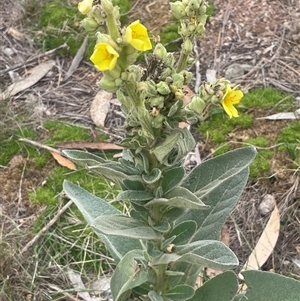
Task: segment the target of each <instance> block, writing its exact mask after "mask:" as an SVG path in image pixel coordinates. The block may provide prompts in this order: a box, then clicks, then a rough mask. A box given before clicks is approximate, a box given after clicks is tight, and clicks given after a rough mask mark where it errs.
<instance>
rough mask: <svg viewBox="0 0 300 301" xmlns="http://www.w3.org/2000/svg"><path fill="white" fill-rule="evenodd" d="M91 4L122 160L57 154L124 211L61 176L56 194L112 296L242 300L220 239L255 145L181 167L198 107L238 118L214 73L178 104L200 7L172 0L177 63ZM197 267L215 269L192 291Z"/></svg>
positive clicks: (224, 83) (110, 10) (194, 1)
mask: <svg viewBox="0 0 300 301" xmlns="http://www.w3.org/2000/svg"><path fill="white" fill-rule="evenodd" d="M93 4H94V3H93V1H92V0H84V1H82V2H80V3H79V4H78V8H79V11H80V12H81V13H82V14H84V15H86V18H85V19H84V20H83V21H82V25H83V27H84V28H85V29H86V30H87V31H89V32H96V38H97V42H96V45H95V49H94V53H93V54H92V56H91V61H92V62H93V63H94V65H95V67H96V68H97V69H98V70H99V71H101V72H102V74H103V76H102V78H101V80H100V82H99V87H100V88H101V89H103V90H106V91H108V92H113V93H116V95H117V98H118V99H119V101H120V103H121V105H122V111H123V113H124V115H125V118H126V121H125V125H124V127H125V138H124V139H123V141H122V142H121V145H122V146H123V147H124V149H123V156H122V158H121V159H119V160H118V161H112V160H106V159H103V158H101V157H99V156H96V155H94V154H91V153H88V152H82V151H74V150H65V151H64V154H65V155H66V156H67V157H69V158H70V159H72V160H73V161H75V162H76V163H78V164H81V165H83V166H85V167H86V168H88V169H89V170H91V171H93V172H95V173H97V174H99V176H101V177H104V178H106V179H108V180H109V181H111V182H114V183H116V184H118V185H119V187H120V193H119V194H118V196H117V197H116V199H115V200H116V201H124V202H126V203H127V204H128V206H129V214H128V215H125V214H123V213H122V212H121V211H119V210H118V209H116V208H115V207H113V206H112V205H111V204H109V203H108V202H107V201H105V200H104V199H101V198H99V197H97V196H94V195H93V194H91V193H89V192H87V191H86V190H84V189H82V188H81V187H79V186H77V185H75V184H72V183H70V182H68V181H65V182H64V191H65V193H66V194H67V196H68V197H69V198H71V199H72V200H73V201H74V203H75V204H76V205H77V206H78V208H79V209H80V210H81V212H82V214H83V216H84V217H85V219H86V220H87V222H88V223H89V224H90V226H91V227H92V228H93V229H94V231H95V232H96V233H97V235H98V236H99V237H100V239H101V240H102V241H103V243H104V244H105V246H106V248H107V249H108V251H109V252H110V254H111V256H112V257H113V258H114V260H115V262H116V269H115V271H114V272H113V274H112V278H111V293H112V296H113V300H114V301H127V300H152V301H163V300H164V301H169V300H192V301H198V300H203V301H204V300H205V301H221V300H222V301H226V300H242V298H243V294H244V293H242V294H238V281H237V277H236V275H235V273H233V272H232V271H229V270H231V269H234V268H236V267H237V266H238V264H239V262H238V259H237V257H236V256H235V254H234V253H233V252H232V251H231V250H230V249H229V248H228V247H227V246H226V245H224V244H223V243H222V242H220V241H219V238H220V230H221V227H222V225H223V224H224V222H225V221H226V219H227V217H228V215H229V214H230V212H231V211H232V210H233V208H234V206H235V204H236V203H237V201H238V199H239V197H240V195H241V193H242V190H243V188H244V186H245V184H246V182H247V179H248V169H249V168H248V167H249V164H250V163H251V161H252V160H253V159H254V157H255V154H256V151H255V149H254V148H253V147H246V148H241V149H237V150H234V151H231V152H228V153H227V154H225V155H222V156H219V157H216V158H213V159H210V160H207V161H204V162H202V163H201V164H200V165H199V166H197V167H195V168H194V169H193V170H192V171H191V172H190V173H189V174H186V172H185V169H184V167H183V161H184V158H185V156H186V155H187V154H188V153H189V152H190V151H192V150H193V148H194V147H195V141H194V139H193V136H192V135H191V134H190V131H189V130H188V129H187V128H181V127H179V123H180V122H183V121H184V122H187V123H189V124H192V123H195V122H197V121H199V120H200V121H203V120H204V117H203V115H204V114H203V112H204V111H205V110H206V109H207V108H208V107H210V106H212V105H214V106H220V107H223V108H224V110H225V112H226V113H227V114H228V115H229V117H230V118H231V117H238V112H237V110H236V108H235V107H234V105H236V104H238V103H239V102H240V100H241V98H242V96H243V93H242V92H241V91H240V90H238V89H237V88H232V87H231V84H230V82H229V81H228V80H226V79H224V78H220V79H218V80H217V81H216V82H213V83H203V84H202V85H201V87H200V89H199V93H197V94H195V95H194V96H192V97H191V101H190V102H189V103H187V104H186V103H185V102H184V96H185V95H186V91H185V86H186V85H188V84H189V82H190V80H191V78H192V74H191V73H190V72H189V71H187V70H186V68H187V67H188V66H189V65H190V64H191V63H192V62H193V57H192V50H193V41H194V39H195V38H196V37H199V36H201V35H202V34H203V32H204V25H205V22H206V20H207V15H206V8H207V5H206V3H205V2H204V1H202V0H183V1H177V2H175V3H171V10H172V14H173V16H174V17H175V18H176V19H177V20H178V22H179V33H180V35H181V37H182V39H183V43H182V47H181V50H180V55H179V58H178V59H175V57H174V54H173V53H168V52H167V50H166V49H165V47H164V46H163V45H162V44H161V43H159V41H158V37H153V38H152V42H151V40H150V38H149V34H148V31H147V28H146V27H145V26H144V25H143V24H141V23H140V21H139V20H136V21H134V22H133V23H131V24H129V25H128V26H126V27H124V28H121V24H120V21H119V9H118V7H116V6H113V4H112V3H111V1H110V0H101V4H99V1H98V2H97V4H94V5H93ZM152 48H154V49H153V51H152V52H147V53H146V57H147V60H146V66H145V67H142V66H139V65H136V64H135V62H136V59H137V57H138V56H139V55H140V54H141V53H143V52H146V51H150V50H152ZM206 268H211V269H215V270H221V271H224V273H222V274H220V275H219V276H217V277H215V278H213V279H212V280H210V281H207V282H206V283H205V284H204V285H203V286H201V287H199V288H197V286H196V280H197V278H198V277H199V275H201V274H203V273H204V271H205V269H206ZM248 273H249V274H248ZM244 276H245V278H246V282H247V281H248V282H247V284H248V285H249V286H250V285H252V281H255V278H256V276H255V277H253V276H252V274H251V273H250V272H245V274H244ZM253 279H254V280H253ZM250 292H251V291H250ZM236 295H237V297H236V298H237V299H234V298H235V296H236ZM250 297H251V294H250ZM247 298H248V300H252V299H251V298H250V299H249V296H247ZM253 300H254V299H253ZM258 300H259V299H255V301H258Z"/></svg>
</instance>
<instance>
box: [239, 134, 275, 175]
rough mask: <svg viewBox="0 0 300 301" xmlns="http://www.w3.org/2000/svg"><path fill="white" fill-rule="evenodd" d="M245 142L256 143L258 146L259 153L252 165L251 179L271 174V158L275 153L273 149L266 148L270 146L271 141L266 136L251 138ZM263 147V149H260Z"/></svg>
mask: <svg viewBox="0 0 300 301" xmlns="http://www.w3.org/2000/svg"><path fill="white" fill-rule="evenodd" d="M245 144H246V145H247V144H250V145H254V146H256V147H257V151H258V152H257V155H256V157H255V159H254V161H253V162H252V163H251V165H250V174H249V178H250V179H257V178H259V177H263V176H269V175H270V159H271V157H272V155H273V151H272V150H271V149H264V148H267V147H269V146H270V141H268V140H267V139H265V138H264V137H257V138H250V139H247V140H246V141H245ZM260 148H262V149H260Z"/></svg>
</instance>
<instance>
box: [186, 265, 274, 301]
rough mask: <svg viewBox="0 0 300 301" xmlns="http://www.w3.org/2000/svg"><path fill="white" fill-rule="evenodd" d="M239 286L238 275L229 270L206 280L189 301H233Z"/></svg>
mask: <svg viewBox="0 0 300 301" xmlns="http://www.w3.org/2000/svg"><path fill="white" fill-rule="evenodd" d="M238 288H239V287H238V281H237V277H236V275H235V274H234V273H233V272H231V271H228V272H225V273H223V274H220V275H218V276H216V277H214V278H212V279H210V280H209V281H207V282H205V283H204V284H203V285H202V286H201V287H200V288H198V289H197V290H196V292H195V295H194V296H193V298H192V299H190V300H189V301H199V300H205V301H219V300H222V301H231V300H232V299H233V298H234V296H235V294H236V292H237V290H238ZM272 300H273V299H272Z"/></svg>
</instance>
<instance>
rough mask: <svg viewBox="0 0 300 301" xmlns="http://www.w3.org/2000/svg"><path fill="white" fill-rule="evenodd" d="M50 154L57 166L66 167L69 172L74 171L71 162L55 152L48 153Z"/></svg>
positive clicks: (74, 167)
mask: <svg viewBox="0 0 300 301" xmlns="http://www.w3.org/2000/svg"><path fill="white" fill-rule="evenodd" d="M50 153H51V155H52V156H53V158H54V159H55V160H56V161H57V162H58V164H59V165H61V166H63V167H67V168H69V169H71V170H76V166H75V164H74V163H73V162H72V161H71V160H69V159H67V158H65V157H63V156H62V155H60V154H58V153H56V152H50Z"/></svg>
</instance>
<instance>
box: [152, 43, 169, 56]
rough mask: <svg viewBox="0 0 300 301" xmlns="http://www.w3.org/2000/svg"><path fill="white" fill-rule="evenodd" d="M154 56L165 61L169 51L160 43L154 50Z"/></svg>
mask: <svg viewBox="0 0 300 301" xmlns="http://www.w3.org/2000/svg"><path fill="white" fill-rule="evenodd" d="M153 54H154V55H156V56H158V57H159V58H160V59H164V58H166V56H167V54H168V52H167V49H166V48H165V47H164V46H163V44H161V43H158V44H156V46H155V48H154V50H153Z"/></svg>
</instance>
